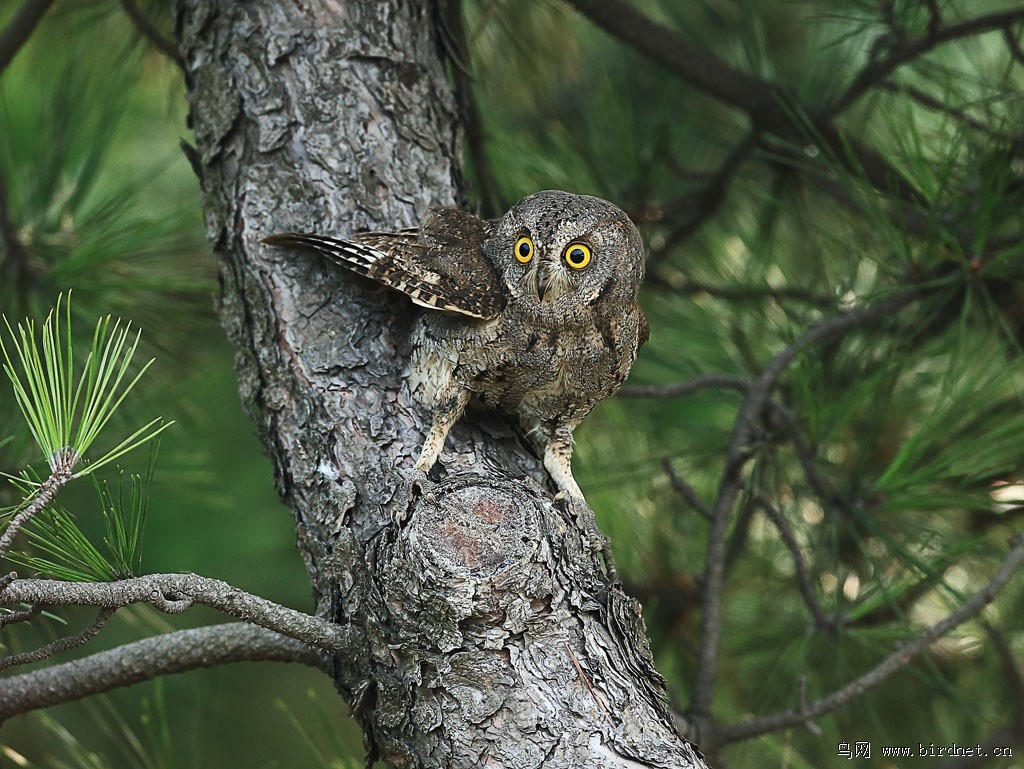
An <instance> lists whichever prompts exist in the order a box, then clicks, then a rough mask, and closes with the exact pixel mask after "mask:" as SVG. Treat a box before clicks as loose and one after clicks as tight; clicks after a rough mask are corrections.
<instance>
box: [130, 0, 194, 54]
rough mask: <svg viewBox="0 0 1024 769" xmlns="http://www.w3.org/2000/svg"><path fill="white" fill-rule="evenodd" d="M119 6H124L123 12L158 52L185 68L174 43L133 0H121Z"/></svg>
mask: <svg viewBox="0 0 1024 769" xmlns="http://www.w3.org/2000/svg"><path fill="white" fill-rule="evenodd" d="M121 7H122V8H124V12H125V13H126V14H127V15H128V18H129V19H131V20H132V24H134V25H135V28H136V29H137V30H139V32H141V33H142V36H143V37H145V38H146V39H147V40H149V42H151V43H152V44H153V46H154V47H155V48H156V49H157V50H158V51H160V53H162V54H164V55H165V56H166V57H167V58H168V59H170V60H171V61H173V62H174V63H175V64H177V65H178V66H179V67H180V68H181V69H182V70H184V69H185V62H184V60H182V58H181V56H180V55H179V54H178V49H177V48H176V47H175V46H174V43H173V42H171V41H170V40H169V39H167V38H166V37H164V36H163V35H162V34H161V33H160V30H158V29H157V28H156V27H155V26H153V24H152V22H150V20H149V19H147V18H146V16H145V14H143V13H142V11H140V10H139V7H138V6H137V5H136V4H135V0H121Z"/></svg>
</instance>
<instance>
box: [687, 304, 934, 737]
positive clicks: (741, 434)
mask: <svg viewBox="0 0 1024 769" xmlns="http://www.w3.org/2000/svg"><path fill="white" fill-rule="evenodd" d="M921 296H922V292H921V290H920V289H910V290H908V291H905V292H904V293H901V294H896V295H895V296H891V297H888V298H887V299H883V300H881V301H878V302H876V303H875V304H870V305H866V306H864V307H859V308H857V309H855V310H850V311H849V312H845V313H842V314H839V315H835V316H832V317H830V318H828V319H826V320H823V321H821V322H820V323H818V324H817V325H815V326H813V327H812V328H811V329H810V330H809V331H807V333H805V334H804V335H803V336H802V337H801V338H800V339H798V340H797V341H796V342H794V343H793V344H791V345H789V346H788V347H786V349H784V350H783V351H782V352H780V353H778V354H777V355H776V356H775V357H774V358H772V360H771V362H769V364H768V365H767V366H766V367H765V369H764V371H763V372H762V373H761V376H759V377H758V378H757V380H756V381H755V382H753V383H752V384H751V386H750V389H749V391H748V392H747V397H746V398H745V399H744V401H743V405H742V406H741V408H740V413H739V414H738V415H737V417H736V421H735V423H734V425H733V432H732V437H731V438H730V441H729V447H728V450H727V452H726V457H725V467H724V468H723V470H722V475H721V479H720V481H719V487H718V493H717V495H716V497H715V502H714V505H712V508H711V527H710V529H709V531H708V541H707V550H706V555H705V559H704V563H705V570H704V585H703V586H704V595H703V600H702V605H703V607H704V612H703V622H702V625H701V644H700V657H699V660H698V665H697V673H696V680H695V682H694V687H693V696H692V702H691V707H690V710H691V712H692V713H694V715H695V716H696V717H698V718H706V717H708V716H709V715H710V713H711V701H712V698H713V695H714V688H715V675H716V671H717V666H718V652H719V645H720V641H721V622H722V616H721V613H722V607H721V595H722V589H723V586H724V569H725V549H726V534H727V532H728V530H729V520H730V515H729V514H730V512H731V511H732V509H733V507H734V506H735V504H736V498H737V496H738V495H739V493H740V490H741V489H742V486H743V468H744V466H745V465H746V463H747V461H748V460H749V459H750V456H751V454H750V451H749V444H750V443H751V439H752V437H753V435H754V430H755V427H756V424H757V421H758V419H759V418H760V416H761V415H762V414H763V413H764V411H765V408H766V406H767V405H768V401H769V399H770V396H771V392H772V390H773V389H774V387H775V384H776V382H777V381H778V379H779V377H780V376H782V374H783V372H784V371H785V370H786V369H787V368H789V366H790V365H791V364H792V363H793V361H795V360H796V359H797V356H799V355H800V354H801V353H803V352H805V351H807V350H808V349H810V348H813V347H816V346H817V345H819V344H822V343H824V342H827V341H829V340H831V339H834V338H835V337H837V336H839V335H841V334H844V333H846V332H848V331H850V330H851V329H853V328H857V327H858V326H863V325H865V324H867V323H871V322H873V321H875V320H878V319H879V318H886V317H890V316H892V315H893V314H894V313H896V312H897V311H898V310H900V309H901V308H903V307H905V306H907V305H908V304H911V303H912V302H914V301H916V300H917V299H919V298H920V297H921Z"/></svg>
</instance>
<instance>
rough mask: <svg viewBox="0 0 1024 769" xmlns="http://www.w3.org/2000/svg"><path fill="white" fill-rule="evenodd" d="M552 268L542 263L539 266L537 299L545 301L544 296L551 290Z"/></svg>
mask: <svg viewBox="0 0 1024 769" xmlns="http://www.w3.org/2000/svg"><path fill="white" fill-rule="evenodd" d="M551 278H552V275H551V268H550V267H549V266H548V265H547V264H545V263H544V262H541V263H540V264H538V265H537V299H539V300H540V301H542V302H543V301H544V295H545V294H546V293H548V291H549V290H550V289H551Z"/></svg>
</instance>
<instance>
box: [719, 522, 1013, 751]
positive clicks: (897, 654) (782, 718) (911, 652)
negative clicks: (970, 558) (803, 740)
mask: <svg viewBox="0 0 1024 769" xmlns="http://www.w3.org/2000/svg"><path fill="white" fill-rule="evenodd" d="M1022 561H1024V534H1017V535H1015V536H1014V537H1013V539H1012V540H1011V548H1010V551H1009V552H1008V553H1007V555H1006V558H1005V559H1003V563H1002V565H1000V567H999V569H997V570H996V573H995V574H993V575H992V579H991V580H989V582H988V584H987V585H985V587H983V588H982V589H981V590H979V591H978V592H977V593H975V594H974V595H972V596H971V597H970V598H968V599H967V600H966V601H964V602H963V603H962V604H961V605H960V606H959V607H957V609H956V610H955V611H953V612H951V613H950V614H949V615H948V616H946V617H945V619H942V620H940V621H939V622H936V623H935V624H934V625H932V626H931V627H929V628H928V629H926V630H925V631H924V632H922V633H921V634H920V635H918V636H917V637H916V638H915V639H914V640H913V641H911V642H909V643H907V644H905V645H904V646H902V647H900V648H899V649H897V650H896V651H894V652H892V654H890V655H889V656H888V657H886V658H885V659H884V660H882V661H881V662H880V663H879V664H878V665H876V666H875V667H874V668H873V669H872V670H870V671H869V672H867V673H865V674H864V675H862V676H860V677H859V678H857V679H856V680H854V681H851V682H850V683H848V684H847V685H846V686H844V687H842V688H841V689H838V690H836V691H835V692H833V693H832V694H830V695H828V696H827V697H822V698H821V699H820V700H818V701H816V702H813V703H811V704H810V705H808V706H807V707H806V708H804V709H802V710H801V711H799V712H795V711H787V712H785V713H779V714H776V715H773V716H766V717H763V718H752V719H749V720H747V721H743V722H741V723H738V724H731V725H729V726H724V727H721V728H719V729H716V730H715V732H714V734H713V735H711V736H710V739H709V742H711V743H713V747H714V748H718V747H721V746H723V745H727V744H729V743H732V742H738V741H740V740H748V739H751V738H753V737H756V736H758V735H761V734H766V733H768V732H775V731H780V730H782V729H787V728H789V727H791V726H796V725H799V724H803V723H806V722H808V721H810V720H811V719H814V718H818V717H819V716H822V715H824V714H826V713H831V712H832V711H835V710H838V709H839V708H841V707H843V706H844V705H847V704H849V703H850V702H852V701H853V700H855V699H857V698H858V697H860V696H861V695H863V694H864V692H866V691H868V690H869V689H872V688H874V687H876V686H878V685H879V684H881V683H882V682H883V681H884V680H886V679H887V678H888V677H889V676H891V675H892V674H893V673H895V672H896V671H898V670H900V669H901V668H903V667H905V666H906V665H907V664H908V663H910V662H911V660H913V659H914V658H915V657H916V656H917V655H919V654H920V653H921V652H923V651H924V650H926V649H927V648H928V646H929V645H930V644H931V643H932V642H934V641H935V640H936V639H938V638H941V637H942V636H944V635H945V634H946V633H948V632H949V631H951V630H953V629H954V628H955V627H957V626H958V625H961V624H963V623H964V622H966V621H967V620H969V619H971V618H972V617H974V616H975V615H977V614H978V613H979V612H981V610H982V609H984V608H985V607H986V606H988V605H989V604H990V603H992V601H993V600H995V598H996V596H998V595H999V593H1000V592H1001V591H1002V590H1003V588H1004V587H1006V584H1007V583H1008V582H1009V581H1010V579H1011V578H1012V577H1013V576H1014V574H1015V573H1016V572H1017V569H1018V568H1019V567H1020V565H1021V562H1022Z"/></svg>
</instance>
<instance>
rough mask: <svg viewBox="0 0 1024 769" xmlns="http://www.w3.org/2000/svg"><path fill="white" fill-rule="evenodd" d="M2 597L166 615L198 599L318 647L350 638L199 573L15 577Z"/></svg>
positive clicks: (340, 646)
mask: <svg viewBox="0 0 1024 769" xmlns="http://www.w3.org/2000/svg"><path fill="white" fill-rule="evenodd" d="M0 602H2V603H4V604H7V605H11V604H20V603H27V604H43V605H45V606H96V607H99V608H107V609H119V608H121V607H123V606H128V605H130V604H133V603H148V604H150V605H151V606H154V607H155V608H157V609H159V610H160V611H162V612H166V613H168V614H180V613H182V612H183V611H185V610H186V609H188V608H189V607H191V606H192V605H193V604H201V605H203V606H209V607H210V608H212V609H217V610H218V611H222V612H224V613H225V614H230V615H231V616H232V617H236V618H237V619H241V620H245V621H246V622H251V623H252V624H254V625H259V626H260V627H264V628H268V629H270V630H274V631H277V632H278V633H281V634H282V635H285V636H288V637H289V638H295V639H297V640H299V641H303V642H305V643H307V644H309V645H310V646H314V647H316V648H318V649H326V650H329V651H333V652H340V651H344V650H346V649H347V648H348V646H349V642H350V636H349V633H348V631H347V630H346V629H345V628H343V627H341V626H339V625H335V624H333V623H331V622H327V621H326V620H322V619H319V618H317V617H311V616H309V615H308V614H303V613H302V612H300V611H295V610H294V609H289V608H287V607H285V606H281V605H279V604H276V603H273V602H272V601H268V600H266V599H265V598H260V597H259V596H255V595H252V594H251V593H246V592H245V591H243V590H239V589H238V588H235V587H232V586H231V585H229V584H228V583H226V582H222V581H221V580H219V579H210V578H207V577H200V576H199V575H197V574H150V575H148V576H145V577H135V578H133V579H123V580H118V581H116V582H62V581H60V580H49V579H19V580H15V581H14V582H12V583H11V584H10V585H9V586H8V587H7V589H6V590H4V591H3V592H2V593H0Z"/></svg>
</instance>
